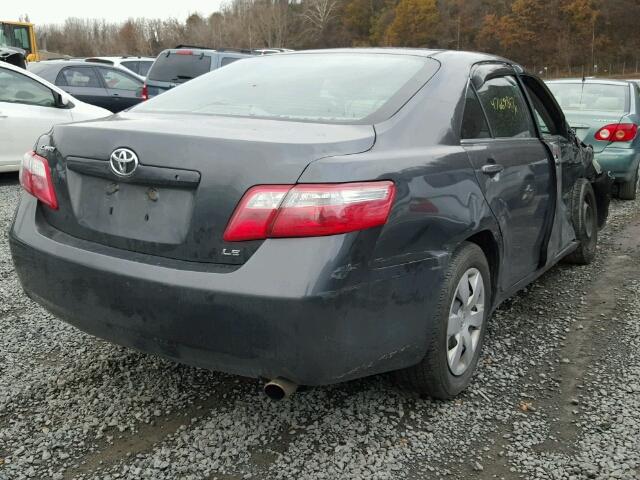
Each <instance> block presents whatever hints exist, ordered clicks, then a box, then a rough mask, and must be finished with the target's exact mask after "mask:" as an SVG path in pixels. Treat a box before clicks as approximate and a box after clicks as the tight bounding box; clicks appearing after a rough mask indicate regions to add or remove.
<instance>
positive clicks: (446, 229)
mask: <svg viewBox="0 0 640 480" xmlns="http://www.w3.org/2000/svg"><path fill="white" fill-rule="evenodd" d="M453 68H454V71H451V70H450V69H449V68H445V67H443V68H442V69H441V70H440V71H439V72H438V73H437V74H436V75H435V76H434V77H433V78H432V79H431V80H430V81H429V82H428V84H427V85H426V86H425V87H423V88H422V89H421V90H420V91H419V92H418V93H417V94H416V95H415V96H414V97H413V98H412V99H411V100H410V101H409V102H408V103H407V104H406V105H405V106H404V107H403V108H402V109H401V110H400V111H399V112H397V113H396V114H395V115H394V116H393V117H391V119H389V120H387V121H386V122H383V123H381V124H378V125H375V128H376V143H375V145H374V147H373V148H372V149H371V150H370V151H368V152H364V153H360V154H355V155H346V156H336V157H328V158H324V159H320V160H317V161H315V162H312V163H311V164H310V165H309V166H308V167H307V169H306V170H305V171H304V172H303V174H302V175H301V177H300V179H299V182H303V183H304V182H318V183H321V182H350V181H367V180H382V179H388V180H393V181H394V183H395V185H396V199H395V202H394V206H393V209H392V212H391V214H390V217H389V220H388V222H387V224H386V225H385V226H384V227H382V228H381V229H375V230H374V232H375V233H374V232H363V234H362V235H375V239H370V240H369V241H371V242H372V243H373V248H371V253H370V256H369V258H366V259H363V260H366V264H367V265H368V268H369V269H370V270H371V271H378V272H379V271H381V270H384V269H389V271H394V270H395V271H396V272H397V273H398V274H403V273H406V272H407V271H410V270H411V269H413V268H416V266H417V265H418V264H421V263H422V264H424V265H428V266H427V267H426V269H425V272H423V273H422V274H423V275H427V276H429V275H434V274H436V273H437V274H438V275H439V274H440V272H441V271H442V269H443V267H444V266H445V265H446V264H447V262H448V260H449V257H450V255H451V253H452V252H453V251H454V250H455V249H456V248H457V247H458V246H459V245H460V243H462V242H463V241H464V240H465V239H467V238H469V237H470V236H472V235H473V234H475V233H477V232H479V231H483V230H488V231H490V232H491V233H492V235H493V236H494V238H495V239H496V241H497V243H498V246H499V244H500V234H499V230H498V227H497V224H496V222H495V219H494V217H493V215H492V214H491V211H490V209H489V207H488V205H487V203H486V200H485V198H484V196H483V194H482V191H481V189H480V187H479V185H478V183H477V179H476V176H475V173H474V170H473V168H472V165H471V163H470V161H469V158H468V156H467V153H466V152H465V150H464V149H463V148H462V147H461V146H460V140H459V137H458V131H459V124H460V119H461V114H462V109H463V105H464V91H465V88H466V84H467V79H468V73H469V70H468V67H466V66H462V67H459V66H456V65H454V66H453ZM362 235H361V236H362ZM499 248H500V247H499ZM417 280H418V282H420V277H418V279H417ZM427 283H429V282H428V281H427V280H426V279H425V281H424V284H427ZM411 288H413V289H416V294H417V295H419V296H420V295H422V293H421V292H420V288H419V285H418V286H417V287H416V286H415V285H414V286H412V287H411Z"/></svg>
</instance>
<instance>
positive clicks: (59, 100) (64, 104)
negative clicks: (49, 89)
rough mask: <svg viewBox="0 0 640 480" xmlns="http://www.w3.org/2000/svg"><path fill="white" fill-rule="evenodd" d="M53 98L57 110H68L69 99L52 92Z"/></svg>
mask: <svg viewBox="0 0 640 480" xmlns="http://www.w3.org/2000/svg"><path fill="white" fill-rule="evenodd" d="M53 97H54V99H55V102H56V107H58V108H69V104H70V102H69V99H68V98H67V97H65V96H64V95H62V94H61V93H58V92H53Z"/></svg>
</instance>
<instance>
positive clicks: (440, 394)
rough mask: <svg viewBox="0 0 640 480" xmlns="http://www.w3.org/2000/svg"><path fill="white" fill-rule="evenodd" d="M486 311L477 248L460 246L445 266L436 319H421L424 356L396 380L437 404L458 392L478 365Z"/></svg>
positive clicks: (486, 287)
mask: <svg viewBox="0 0 640 480" xmlns="http://www.w3.org/2000/svg"><path fill="white" fill-rule="evenodd" d="M490 308H491V276H490V272H489V266H488V263H487V259H486V257H485V255H484V253H483V252H482V249H480V247H478V246H477V245H475V244H473V243H464V244H463V245H462V246H461V247H460V248H459V249H458V250H457V251H456V252H455V253H454V254H453V256H452V258H451V262H450V263H449V266H448V267H447V270H446V273H445V277H444V282H443V284H442V287H441V290H440V296H439V300H438V305H437V308H436V316H435V317H434V318H429V319H427V328H428V332H427V333H428V338H429V342H430V343H429V345H428V349H427V354H426V355H425V357H424V359H423V360H422V361H421V362H420V363H419V364H418V365H415V366H413V367H410V368H407V369H405V370H402V371H400V372H398V376H399V379H400V380H401V381H402V382H403V383H405V384H407V385H408V386H410V387H411V388H412V389H414V390H416V391H418V392H419V393H424V394H427V395H429V396H431V397H433V398H437V399H442V400H448V399H451V398H453V397H455V396H456V395H458V394H459V393H460V392H462V391H463V390H464V389H465V388H467V386H468V385H469V383H470V382H471V378H472V376H473V373H474V371H475V369H476V366H477V364H478V358H479V356H480V351H481V349H482V344H483V339H484V334H485V330H486V320H487V316H488V314H489V311H490Z"/></svg>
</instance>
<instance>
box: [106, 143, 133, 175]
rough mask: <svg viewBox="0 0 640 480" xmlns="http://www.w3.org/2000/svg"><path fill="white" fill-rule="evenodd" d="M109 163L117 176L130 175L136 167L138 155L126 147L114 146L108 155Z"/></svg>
mask: <svg viewBox="0 0 640 480" xmlns="http://www.w3.org/2000/svg"><path fill="white" fill-rule="evenodd" d="M109 165H110V166H111V171H112V172H113V173H115V174H116V175H118V176H119V177H130V176H131V175H133V172H135V171H136V168H138V156H137V155H136V154H135V152H134V151H133V150H130V149H128V148H116V149H115V150H114V151H113V153H112V154H111V157H109Z"/></svg>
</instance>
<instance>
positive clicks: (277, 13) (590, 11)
mask: <svg viewBox="0 0 640 480" xmlns="http://www.w3.org/2000/svg"><path fill="white" fill-rule="evenodd" d="M639 18H640V1H638V0H609V1H608V2H602V1H595V0H292V1H290V0H231V1H230V2H229V3H227V4H225V5H223V6H222V8H221V9H220V10H219V11H218V12H215V13H213V14H212V15H210V16H208V17H204V16H201V15H199V14H193V15H191V16H189V17H188V18H187V19H186V21H178V20H176V19H166V20H161V19H129V20H127V21H125V22H123V23H110V22H106V21H104V20H87V19H79V18H69V19H67V20H66V21H65V22H64V24H62V25H38V27H37V28H38V30H37V31H38V36H39V42H40V46H41V47H42V48H46V49H47V50H49V51H55V52H60V53H62V54H66V55H71V56H92V55H121V54H129V55H156V54H158V53H159V52H160V51H161V50H162V49H164V48H169V47H174V46H176V45H178V44H193V45H203V46H209V47H212V48H221V47H231V48H250V49H255V48H264V47H286V48H293V49H309V48H331V47H351V46H355V47H361V46H397V47H429V48H446V49H460V50H477V51H486V52H490V53H495V54H499V55H503V56H505V57H508V58H510V59H513V60H516V61H518V62H520V63H521V64H524V65H526V66H527V67H528V68H530V69H535V70H537V71H543V73H544V72H547V73H549V74H552V73H554V72H560V71H561V72H569V73H573V74H584V75H590V74H594V73H598V74H603V73H606V72H608V71H610V70H612V69H613V68H614V66H615V69H616V70H617V71H619V70H620V69H622V70H624V69H626V70H627V71H628V72H632V71H637V70H638V61H639V60H640V33H639V29H638V24H637V22H638V19H639ZM594 70H595V72H594Z"/></svg>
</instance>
